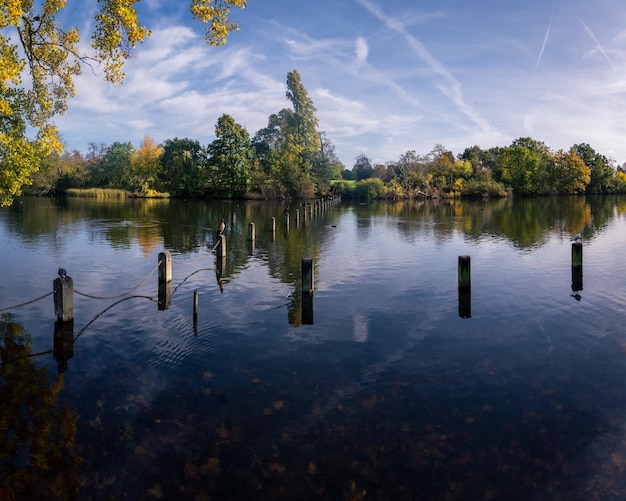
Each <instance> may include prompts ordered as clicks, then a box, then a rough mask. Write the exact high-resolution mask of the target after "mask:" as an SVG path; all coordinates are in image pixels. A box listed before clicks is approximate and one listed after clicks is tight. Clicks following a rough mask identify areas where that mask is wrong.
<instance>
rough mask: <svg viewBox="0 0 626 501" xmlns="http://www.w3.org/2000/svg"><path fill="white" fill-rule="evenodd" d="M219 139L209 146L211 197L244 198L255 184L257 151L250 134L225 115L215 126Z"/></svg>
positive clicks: (209, 188)
mask: <svg viewBox="0 0 626 501" xmlns="http://www.w3.org/2000/svg"><path fill="white" fill-rule="evenodd" d="M215 136H216V139H215V140H214V141H213V142H212V143H211V144H210V145H209V146H208V149H207V151H208V154H209V160H208V170H209V174H208V179H209V187H208V192H209V194H211V195H213V196H217V197H221V198H242V197H243V196H244V195H246V193H248V188H249V186H250V183H251V166H252V158H253V154H254V148H253V147H252V144H251V142H250V135H249V134H248V131H247V130H246V129H245V128H244V127H242V126H241V125H239V124H238V123H237V122H235V119H234V118H233V117H231V116H230V115H227V114H224V115H222V116H221V117H220V118H219V119H218V120H217V125H216V126H215Z"/></svg>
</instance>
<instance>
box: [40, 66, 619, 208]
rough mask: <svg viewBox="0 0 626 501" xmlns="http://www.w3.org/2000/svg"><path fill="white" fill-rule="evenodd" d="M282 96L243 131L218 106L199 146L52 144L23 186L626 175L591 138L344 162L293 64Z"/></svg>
mask: <svg viewBox="0 0 626 501" xmlns="http://www.w3.org/2000/svg"><path fill="white" fill-rule="evenodd" d="M286 97H287V99H288V100H289V101H290V103H291V106H290V107H289V108H284V109H282V110H280V111H279V112H278V113H275V114H272V115H270V116H269V118H268V121H267V126H266V127H264V128H262V129H261V130H259V131H257V132H256V133H255V134H254V136H252V137H251V136H250V134H249V133H248V131H247V130H246V128H245V127H244V126H242V125H240V124H239V123H237V122H236V121H235V119H234V118H233V117H232V116H230V115H228V114H224V115H222V116H221V117H219V118H218V120H217V123H216V125H215V139H214V140H213V141H212V142H211V143H209V144H207V145H202V144H200V142H199V141H198V140H196V139H192V138H173V139H167V140H165V141H164V142H163V144H156V143H155V141H154V140H153V139H152V138H151V137H145V138H144V140H143V142H142V143H141V144H140V145H139V147H138V148H137V149H135V147H134V146H133V145H132V144H131V143H130V142H115V143H113V144H112V145H108V146H107V145H105V144H98V143H91V144H90V145H89V150H88V152H87V155H83V154H81V153H80V152H78V151H73V152H64V153H61V154H59V153H58V152H52V153H50V154H48V155H47V156H45V157H44V158H43V160H42V161H41V164H40V167H39V169H38V171H37V172H36V173H35V174H34V175H33V176H32V178H31V182H32V185H31V188H30V191H31V193H36V194H41V195H43V194H55V195H56V194H62V193H70V194H72V195H74V196H76V195H77V194H81V193H84V194H85V196H93V193H100V195H99V196H104V195H102V190H106V189H115V190H121V191H122V193H124V192H125V193H127V194H129V195H130V196H135V197H169V196H171V197H179V198H211V199H244V198H248V199H250V198H252V199H274V200H277V199H310V198H313V197H321V196H329V195H336V194H339V195H341V196H343V197H347V198H356V199H388V200H401V199H416V198H445V197H472V198H486V197H505V196H511V195H516V196H533V195H555V194H560V195H573V194H585V193H622V192H626V173H625V172H624V171H623V170H622V168H621V167H616V166H615V165H614V163H613V162H612V161H610V160H609V159H607V158H606V157H605V156H603V155H601V154H599V153H597V152H596V151H595V150H594V149H593V148H592V147H591V146H590V145H588V144H584V143H581V144H576V145H574V146H572V147H571V148H570V149H569V150H568V151H564V150H557V151H553V150H551V149H550V148H549V147H548V146H547V145H545V144H544V143H543V142H541V141H538V140H535V139H532V138H528V137H526V138H519V139H516V140H515V141H513V142H512V143H511V144H510V145H509V146H505V147H494V148H490V149H482V148H480V147H479V146H472V147H469V148H466V149H465V150H464V151H463V152H462V153H460V154H458V155H457V156H455V155H454V154H453V153H452V152H451V151H449V150H447V149H446V148H445V147H444V146H442V145H440V144H437V145H435V146H434V148H433V150H432V151H431V152H429V153H428V154H425V155H418V154H417V153H416V152H415V151H413V150H411V151H407V152H406V153H403V154H402V155H400V157H399V158H398V159H397V160H392V161H388V162H386V163H384V164H375V165H374V164H373V162H372V160H370V158H368V157H367V156H366V155H359V156H357V158H356V159H355V161H354V165H353V166H352V168H351V169H347V168H346V167H345V166H344V165H343V164H342V163H341V162H340V161H339V159H338V157H337V155H336V153H335V147H334V145H333V143H332V141H331V140H330V139H329V138H328V137H327V135H326V133H325V132H323V131H320V130H319V128H318V120H317V117H316V111H317V110H316V108H315V106H314V104H313V101H312V99H311V98H310V97H309V95H308V92H307V90H306V88H305V87H304V85H303V84H302V81H301V78H300V74H299V73H298V71H297V70H294V71H292V72H289V73H288V74H287V92H286ZM87 189H91V191H81V190H87ZM94 189H97V190H99V191H95V192H94ZM68 190H71V191H68ZM118 193H119V191H118Z"/></svg>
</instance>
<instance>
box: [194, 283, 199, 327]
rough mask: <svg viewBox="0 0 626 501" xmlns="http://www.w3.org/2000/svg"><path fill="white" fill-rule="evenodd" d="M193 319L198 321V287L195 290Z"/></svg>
mask: <svg viewBox="0 0 626 501" xmlns="http://www.w3.org/2000/svg"><path fill="white" fill-rule="evenodd" d="M193 321H194V322H197V321H198V289H196V290H194V291H193Z"/></svg>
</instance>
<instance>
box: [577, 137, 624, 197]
mask: <svg viewBox="0 0 626 501" xmlns="http://www.w3.org/2000/svg"><path fill="white" fill-rule="evenodd" d="M572 148H573V149H574V151H575V152H576V153H577V154H578V156H579V157H580V158H582V160H583V162H585V165H586V166H587V167H589V168H590V169H591V174H590V180H589V185H588V186H587V191H588V192H589V193H610V192H611V191H612V190H613V189H614V186H613V179H614V177H615V171H614V170H613V168H612V167H611V165H610V164H609V161H608V159H607V158H606V157H605V156H604V155H600V154H599V153H596V151H595V150H594V149H593V148H592V147H591V146H590V145H588V144H587V143H581V144H575V145H574V146H573V147H572Z"/></svg>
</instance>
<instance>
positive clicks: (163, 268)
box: [159, 251, 172, 283]
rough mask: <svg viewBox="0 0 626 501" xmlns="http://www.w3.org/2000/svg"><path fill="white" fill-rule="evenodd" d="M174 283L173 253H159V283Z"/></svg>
mask: <svg viewBox="0 0 626 501" xmlns="http://www.w3.org/2000/svg"><path fill="white" fill-rule="evenodd" d="M171 281H172V253H171V252H170V251H163V252H159V283H161V282H164V283H165V282H171Z"/></svg>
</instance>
